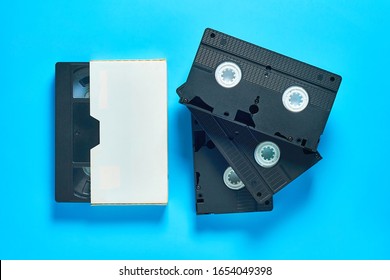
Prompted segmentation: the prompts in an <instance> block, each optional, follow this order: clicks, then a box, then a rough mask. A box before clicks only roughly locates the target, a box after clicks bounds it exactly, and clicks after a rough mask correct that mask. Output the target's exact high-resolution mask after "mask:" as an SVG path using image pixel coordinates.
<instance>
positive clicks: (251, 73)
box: [177, 29, 341, 151]
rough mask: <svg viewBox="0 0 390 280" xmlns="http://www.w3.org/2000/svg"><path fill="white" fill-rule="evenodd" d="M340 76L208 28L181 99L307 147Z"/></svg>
mask: <svg viewBox="0 0 390 280" xmlns="http://www.w3.org/2000/svg"><path fill="white" fill-rule="evenodd" d="M340 82H341V77H340V76H338V75H336V74H334V73H330V72H328V71H325V70H322V69H319V68H317V67H314V66H311V65H308V64H306V63H303V62H300V61H298V60H295V59H292V58H289V57H287V56H284V55H281V54H278V53H275V52H273V51H270V50H267V49H264V48H262V47H258V46H255V45H253V44H250V43H247V42H245V41H242V40H239V39H237V38H234V37H232V36H229V35H226V34H224V33H221V32H218V31H215V30H212V29H206V30H205V32H204V34H203V38H202V40H201V43H200V46H199V48H198V51H197V54H196V57H195V60H194V62H193V65H192V68H191V70H190V73H189V75H188V78H187V81H186V82H185V84H183V85H182V86H181V87H179V88H178V90H177V92H178V94H179V96H180V102H182V103H185V104H186V105H188V106H189V107H193V108H202V109H204V110H206V111H208V112H209V113H212V114H213V115H215V116H218V117H221V118H224V119H226V120H229V121H231V122H234V123H240V124H244V125H246V126H249V127H252V128H254V129H255V130H257V131H261V132H262V133H265V134H267V135H269V136H273V137H277V138H280V139H281V140H283V141H287V142H290V143H292V144H294V145H296V146H300V147H303V148H306V149H308V150H311V151H316V150H317V145H318V142H319V139H320V136H321V134H322V133H323V130H324V128H325V124H326V122H327V119H328V117H329V113H330V110H331V108H332V105H333V102H334V100H335V97H336V93H337V91H338V88H339V86H340Z"/></svg>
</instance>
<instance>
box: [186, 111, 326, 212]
mask: <svg viewBox="0 0 390 280" xmlns="http://www.w3.org/2000/svg"><path fill="white" fill-rule="evenodd" d="M189 110H190V111H191V113H192V115H193V117H194V118H195V119H196V121H197V122H198V123H199V125H200V126H201V127H202V129H203V130H204V131H205V132H206V134H207V135H208V137H210V139H211V141H212V142H213V143H214V144H215V146H216V147H217V149H218V150H219V151H220V153H221V154H222V155H223V157H224V158H225V160H226V161H227V162H228V163H229V165H230V166H231V167H232V168H233V170H234V171H235V172H236V173H237V175H238V177H239V178H240V179H241V180H242V182H243V183H244V184H245V186H246V188H247V189H248V191H249V192H250V193H251V194H252V196H253V198H254V199H255V200H256V201H257V203H260V204H262V203H265V201H267V200H269V199H271V197H272V195H273V194H274V193H276V192H278V191H279V190H281V189H282V188H283V187H285V186H286V185H287V184H288V183H289V182H291V181H292V180H294V179H295V178H296V177H298V176H299V175H301V174H302V173H303V172H305V171H306V170H307V169H309V168H310V167H311V166H313V165H314V164H316V163H317V162H318V161H320V160H321V159H322V157H321V156H320V154H319V153H314V152H309V151H306V150H305V149H303V148H301V147H296V146H291V144H288V143H286V142H284V141H282V140H279V139H277V138H272V137H269V136H266V135H264V134H262V133H260V132H257V131H254V130H252V129H249V128H248V127H245V126H243V125H240V124H235V123H232V122H229V121H226V120H224V119H221V118H218V117H214V116H212V115H211V114H209V113H207V112H204V111H201V110H198V109H194V108H192V107H189ZM263 141H272V142H274V143H275V144H277V145H278V146H279V148H280V150H281V158H280V160H279V163H278V164H277V165H275V166H274V167H272V168H263V167H261V166H259V165H258V164H257V163H256V161H255V159H254V156H253V153H254V150H255V148H256V146H257V145H258V144H259V143H261V142H263ZM287 171H288V172H287Z"/></svg>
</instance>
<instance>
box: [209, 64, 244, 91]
mask: <svg viewBox="0 0 390 280" xmlns="http://www.w3.org/2000/svg"><path fill="white" fill-rule="evenodd" d="M241 76H242V73H241V69H240V67H238V65H237V64H235V63H234V62H230V61H226V62H223V63H221V64H220V65H218V67H217V69H216V70H215V80H216V81H217V82H218V84H219V85H220V86H222V87H224V88H232V87H235V86H236V85H238V83H239V82H240V81H241Z"/></svg>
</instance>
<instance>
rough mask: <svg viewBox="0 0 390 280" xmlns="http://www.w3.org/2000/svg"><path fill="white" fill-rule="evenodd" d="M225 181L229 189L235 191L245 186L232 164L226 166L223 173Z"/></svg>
mask: <svg viewBox="0 0 390 280" xmlns="http://www.w3.org/2000/svg"><path fill="white" fill-rule="evenodd" d="M223 182H224V183H225V185H226V186H227V187H228V188H229V189H231V190H235V191H236V190H240V189H242V188H244V187H245V185H244V183H243V182H242V181H241V179H240V178H239V177H238V176H237V174H236V172H235V171H234V170H233V168H232V167H230V166H229V167H228V168H226V170H225V172H224V173H223Z"/></svg>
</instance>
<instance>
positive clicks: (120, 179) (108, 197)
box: [90, 60, 168, 205]
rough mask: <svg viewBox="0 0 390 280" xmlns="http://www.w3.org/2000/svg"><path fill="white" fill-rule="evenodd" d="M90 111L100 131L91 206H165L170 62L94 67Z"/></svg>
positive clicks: (102, 63)
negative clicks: (168, 63)
mask: <svg viewBox="0 0 390 280" xmlns="http://www.w3.org/2000/svg"><path fill="white" fill-rule="evenodd" d="M90 106H91V107H90V109H91V116H92V117H94V118H95V119H97V120H98V121H99V125H100V126H99V129H100V143H99V145H97V146H96V147H94V148H93V149H92V150H91V203H92V204H93V205H101V204H166V203H167V202H168V159H167V154H168V153H167V129H168V128H167V66H166V61H165V60H118V61H110V60H106V61H91V62H90Z"/></svg>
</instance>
